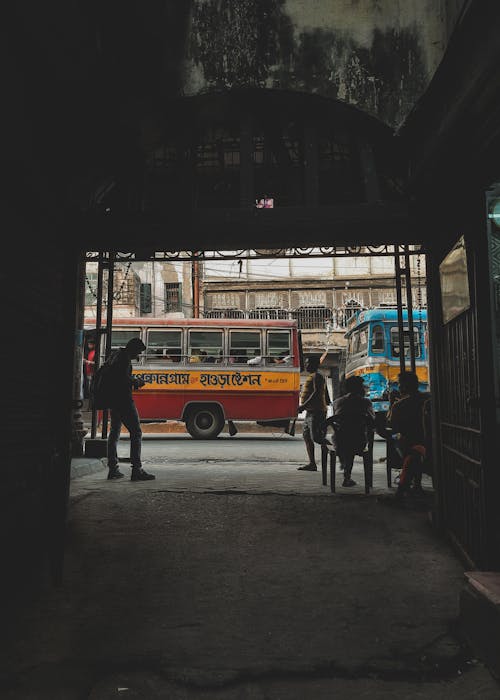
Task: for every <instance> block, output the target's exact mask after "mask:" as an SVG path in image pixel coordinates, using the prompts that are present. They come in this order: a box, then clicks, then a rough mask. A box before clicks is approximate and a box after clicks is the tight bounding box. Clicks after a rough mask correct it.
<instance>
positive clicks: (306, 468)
mask: <svg viewBox="0 0 500 700" xmlns="http://www.w3.org/2000/svg"><path fill="white" fill-rule="evenodd" d="M297 471H298V472H317V471H318V467H317V466H316V465H315V464H304V466H303V467H297Z"/></svg>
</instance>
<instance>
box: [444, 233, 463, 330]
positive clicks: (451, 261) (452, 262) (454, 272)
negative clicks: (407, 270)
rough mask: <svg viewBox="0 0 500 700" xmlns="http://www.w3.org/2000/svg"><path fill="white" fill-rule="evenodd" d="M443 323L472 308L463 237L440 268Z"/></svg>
mask: <svg viewBox="0 0 500 700" xmlns="http://www.w3.org/2000/svg"><path fill="white" fill-rule="evenodd" d="M439 278H440V282H441V306H442V310H443V323H448V322H449V321H451V320H452V319H454V318H456V317H457V316H459V315H460V314H461V313H463V312H464V311H466V310H467V309H468V308H470V295H469V275H468V271H467V252H466V250H465V240H464V237H463V236H461V237H460V238H459V240H458V241H457V243H456V244H455V245H454V246H453V248H452V249H451V250H450V252H449V253H448V255H447V256H446V257H445V258H444V260H443V262H442V263H441V264H440V266H439Z"/></svg>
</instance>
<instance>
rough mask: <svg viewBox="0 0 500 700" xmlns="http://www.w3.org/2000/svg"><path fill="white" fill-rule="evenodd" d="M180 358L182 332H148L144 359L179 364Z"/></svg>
mask: <svg viewBox="0 0 500 700" xmlns="http://www.w3.org/2000/svg"><path fill="white" fill-rule="evenodd" d="M181 357H182V331H181V330H180V329H179V330H168V331H164V330H152V329H150V330H149V331H148V342H147V348H146V358H147V359H148V360H161V361H162V362H180V361H181Z"/></svg>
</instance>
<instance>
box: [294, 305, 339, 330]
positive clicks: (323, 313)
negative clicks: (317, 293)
mask: <svg viewBox="0 0 500 700" xmlns="http://www.w3.org/2000/svg"><path fill="white" fill-rule="evenodd" d="M293 317H294V318H295V319H297V326H298V327H299V328H300V329H301V330H318V329H320V328H325V326H326V324H327V323H328V322H329V321H331V320H332V312H331V310H330V309H327V308H326V307H325V306H316V307H314V306H303V307H301V308H299V309H296V310H295V311H294V312H293Z"/></svg>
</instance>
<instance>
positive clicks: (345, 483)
mask: <svg viewBox="0 0 500 700" xmlns="http://www.w3.org/2000/svg"><path fill="white" fill-rule="evenodd" d="M342 486H356V482H355V481H353V479H351V478H349V479H344V481H343V482H342Z"/></svg>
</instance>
